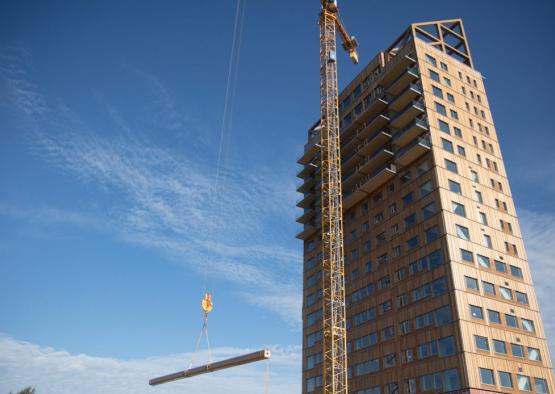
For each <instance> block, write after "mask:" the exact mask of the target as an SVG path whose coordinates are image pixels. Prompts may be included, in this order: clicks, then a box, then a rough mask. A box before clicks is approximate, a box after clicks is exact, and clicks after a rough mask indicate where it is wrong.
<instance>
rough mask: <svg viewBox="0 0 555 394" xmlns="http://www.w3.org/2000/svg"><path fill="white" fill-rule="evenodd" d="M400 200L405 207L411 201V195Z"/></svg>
mask: <svg viewBox="0 0 555 394" xmlns="http://www.w3.org/2000/svg"><path fill="white" fill-rule="evenodd" d="M402 200H403V205H404V206H405V207H406V206H407V205H408V204H410V203H411V202H412V201H413V193H412V192H410V193H408V194H406V195H405V196H404V197H403V199H402Z"/></svg>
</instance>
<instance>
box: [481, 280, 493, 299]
mask: <svg viewBox="0 0 555 394" xmlns="http://www.w3.org/2000/svg"><path fill="white" fill-rule="evenodd" d="M482 288H483V289H484V293H485V294H487V295H491V296H494V295H495V286H494V285H493V283H489V282H484V281H482Z"/></svg>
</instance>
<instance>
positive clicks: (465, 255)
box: [461, 249, 474, 263]
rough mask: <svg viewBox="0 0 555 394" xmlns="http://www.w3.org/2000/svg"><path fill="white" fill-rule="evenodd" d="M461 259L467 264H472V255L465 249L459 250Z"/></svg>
mask: <svg viewBox="0 0 555 394" xmlns="http://www.w3.org/2000/svg"><path fill="white" fill-rule="evenodd" d="M461 259H462V261H466V262H468V263H474V254H473V253H472V252H470V251H468V250H466V249H461Z"/></svg>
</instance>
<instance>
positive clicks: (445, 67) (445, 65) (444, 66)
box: [439, 62, 449, 71]
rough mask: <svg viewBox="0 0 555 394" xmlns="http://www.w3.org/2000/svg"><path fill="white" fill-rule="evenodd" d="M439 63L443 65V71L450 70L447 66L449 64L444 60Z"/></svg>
mask: <svg viewBox="0 0 555 394" xmlns="http://www.w3.org/2000/svg"><path fill="white" fill-rule="evenodd" d="M439 64H440V65H441V69H442V70H443V71H449V68H447V64H445V63H443V62H440V63H439Z"/></svg>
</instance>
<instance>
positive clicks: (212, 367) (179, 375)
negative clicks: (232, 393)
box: [148, 349, 271, 386]
mask: <svg viewBox="0 0 555 394" xmlns="http://www.w3.org/2000/svg"><path fill="white" fill-rule="evenodd" d="M270 356H271V352H270V350H269V349H263V350H259V351H257V352H254V353H249V354H245V355H243V356H238V357H233V358H229V359H227V360H222V361H218V362H215V363H212V364H206V365H201V366H200V367H195V368H191V369H187V370H185V371H180V372H176V373H172V374H170V375H165V376H161V377H159V378H154V379H150V381H149V382H148V383H149V384H150V385H151V386H156V385H159V384H163V383H169V382H173V381H175V380H179V379H185V378H190V377H192V376H196V375H202V374H205V373H210V372H215V371H219V370H220V369H226V368H233V367H237V366H239V365H243V364H249V363H254V362H256V361H261V360H266V359H268V358H270Z"/></svg>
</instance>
